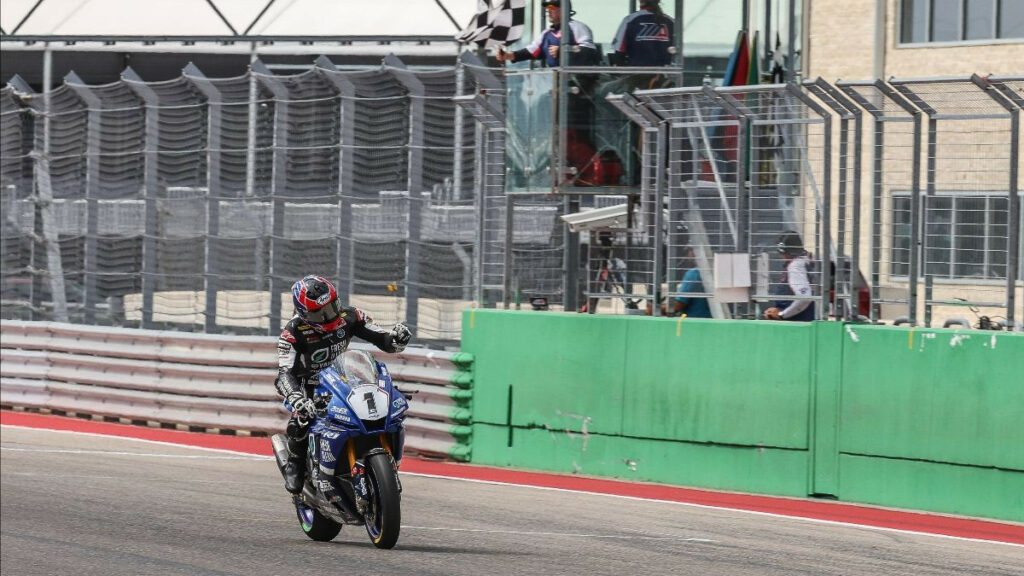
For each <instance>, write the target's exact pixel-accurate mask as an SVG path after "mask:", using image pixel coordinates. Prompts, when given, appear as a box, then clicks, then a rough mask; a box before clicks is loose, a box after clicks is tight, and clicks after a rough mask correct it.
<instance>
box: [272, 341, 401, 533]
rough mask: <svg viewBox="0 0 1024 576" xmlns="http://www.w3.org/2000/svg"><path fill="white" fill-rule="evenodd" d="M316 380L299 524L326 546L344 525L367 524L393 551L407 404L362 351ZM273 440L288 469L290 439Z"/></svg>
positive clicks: (348, 355)
mask: <svg viewBox="0 0 1024 576" xmlns="http://www.w3.org/2000/svg"><path fill="white" fill-rule="evenodd" d="M318 380H319V383H318V385H317V387H316V392H315V393H314V398H313V401H314V403H315V404H316V406H317V409H318V413H317V417H316V419H315V420H314V421H313V423H312V424H311V426H310V428H309V451H308V456H307V458H308V460H307V465H306V469H307V471H308V474H307V476H306V481H305V485H304V486H303V487H302V492H301V493H300V494H296V495H294V496H293V501H294V504H295V511H296V514H297V516H298V518H299V524H300V525H301V526H302V530H303V532H305V533H306V535H307V536H309V537H310V538H312V539H313V540H317V541H322V542H323V541H328V540H331V539H333V538H334V537H335V536H337V535H338V532H340V531H341V527H342V526H343V525H344V524H352V525H360V524H361V525H364V526H366V532H367V533H368V534H369V536H370V540H371V541H372V542H373V544H374V546H376V547H378V548H392V547H394V545H395V543H396V542H398V532H399V530H400V528H401V523H402V509H401V493H402V483H401V481H400V480H399V479H398V466H399V464H400V463H401V460H402V449H403V445H404V442H405V431H404V429H403V427H402V420H403V418H404V417H405V413H406V411H407V410H408V408H409V404H408V399H407V397H406V396H405V394H403V393H402V392H401V391H400V390H398V389H397V388H395V386H394V385H393V384H392V382H391V375H390V374H389V373H388V369H387V367H386V366H385V365H384V364H383V363H382V362H378V361H377V360H376V359H375V358H374V357H373V355H372V354H370V353H369V352H366V351H363V350H349V351H347V352H344V353H342V354H340V355H339V356H338V358H337V359H336V360H335V361H334V362H333V363H332V364H331V366H329V367H327V368H325V369H324V370H321V371H320V374H319V375H318ZM286 405H287V403H286ZM289 408H290V406H289ZM271 442H272V443H273V445H274V456H275V457H276V459H277V465H278V467H279V468H282V469H283V467H284V464H285V462H286V461H287V459H288V453H289V452H288V439H287V437H286V436H285V435H284V434H275V435H274V436H272V437H271Z"/></svg>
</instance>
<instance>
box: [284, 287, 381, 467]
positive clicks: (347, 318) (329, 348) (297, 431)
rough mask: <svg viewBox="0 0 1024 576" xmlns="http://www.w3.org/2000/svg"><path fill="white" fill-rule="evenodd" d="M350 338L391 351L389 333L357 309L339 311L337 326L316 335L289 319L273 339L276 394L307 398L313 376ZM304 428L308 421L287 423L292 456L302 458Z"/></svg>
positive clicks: (312, 330) (311, 329)
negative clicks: (299, 395) (275, 359)
mask: <svg viewBox="0 0 1024 576" xmlns="http://www.w3.org/2000/svg"><path fill="white" fill-rule="evenodd" d="M353 336H356V337H358V338H361V339H363V340H366V341H367V342H370V343H371V344H373V345H374V346H376V347H377V348H380V349H381V350H383V351H385V352H394V351H395V347H394V344H393V343H392V341H391V332H389V331H387V330H384V329H382V328H380V327H379V326H377V325H376V324H374V323H373V319H371V318H370V317H369V316H368V315H367V314H366V313H365V312H363V311H362V310H360V309H358V308H352V307H345V308H342V310H341V325H340V326H338V328H337V329H336V330H334V331H333V332H320V331H318V330H317V329H315V328H313V327H312V326H311V325H309V324H307V323H306V322H305V321H303V320H302V319H301V318H299V317H298V316H295V317H293V318H292V319H291V320H289V321H288V324H286V325H285V327H284V330H282V331H281V336H280V337H279V338H278V340H277V380H276V381H275V382H274V386H275V387H276V388H277V391H278V392H279V393H280V394H281V396H283V397H285V398H288V396H289V395H290V394H292V393H293V392H302V394H303V395H305V396H306V397H310V396H311V395H312V391H313V388H314V387H315V378H316V375H317V373H318V372H320V370H323V369H324V368H326V367H328V366H330V365H331V362H333V361H334V359H335V358H337V357H338V355H340V354H341V353H342V352H344V351H345V349H346V348H348V343H349V341H350V340H351V339H352V337H353ZM308 429H309V423H308V422H304V421H301V420H300V419H298V418H296V417H294V416H293V417H292V419H291V420H290V421H289V422H288V428H287V433H288V445H289V448H290V449H291V450H292V453H293V454H294V455H295V456H302V457H303V458H304V457H305V453H306V442H305V438H306V432H307V431H308Z"/></svg>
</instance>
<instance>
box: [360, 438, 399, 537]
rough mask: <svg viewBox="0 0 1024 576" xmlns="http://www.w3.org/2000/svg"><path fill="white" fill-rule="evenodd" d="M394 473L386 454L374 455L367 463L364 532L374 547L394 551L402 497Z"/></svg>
mask: <svg viewBox="0 0 1024 576" xmlns="http://www.w3.org/2000/svg"><path fill="white" fill-rule="evenodd" d="M396 474H397V472H396V471H395V468H394V466H393V464H392V460H391V458H390V457H389V456H388V455H387V454H374V455H372V456H370V458H369V459H368V460H367V462H366V477H367V480H368V482H367V487H368V488H369V492H370V494H369V496H370V498H369V504H368V506H367V507H366V514H364V517H365V519H366V533H367V534H369V536H370V541H371V542H373V545H374V546H376V547H377V548H394V546H395V544H396V543H397V542H398V533H399V531H400V530H401V528H402V507H401V498H402V496H401V494H400V493H399V492H398V481H397V478H396V477H395V476H396Z"/></svg>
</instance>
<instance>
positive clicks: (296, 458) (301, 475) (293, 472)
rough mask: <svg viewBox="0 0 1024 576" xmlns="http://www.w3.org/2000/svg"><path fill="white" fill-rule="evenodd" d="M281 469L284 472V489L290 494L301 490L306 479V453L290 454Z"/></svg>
mask: <svg viewBox="0 0 1024 576" xmlns="http://www.w3.org/2000/svg"><path fill="white" fill-rule="evenodd" d="M281 471H282V472H283V473H284V489H285V490H287V491H289V492H291V493H292V494H298V493H300V492H302V485H303V484H305V480H306V455H305V454H295V453H292V454H290V455H289V456H288V461H287V462H285V465H284V468H283V469H282V470H281Z"/></svg>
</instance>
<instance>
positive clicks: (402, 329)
mask: <svg viewBox="0 0 1024 576" xmlns="http://www.w3.org/2000/svg"><path fill="white" fill-rule="evenodd" d="M410 339H412V332H410V331H409V328H407V327H406V326H405V324H402V323H401V322H399V323H398V324H395V327H394V328H392V329H391V346H392V347H393V348H394V349H395V352H401V351H403V350H405V347H406V345H408V344H409V340H410Z"/></svg>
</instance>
